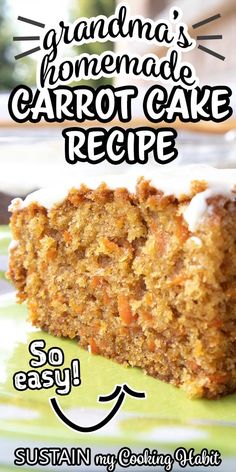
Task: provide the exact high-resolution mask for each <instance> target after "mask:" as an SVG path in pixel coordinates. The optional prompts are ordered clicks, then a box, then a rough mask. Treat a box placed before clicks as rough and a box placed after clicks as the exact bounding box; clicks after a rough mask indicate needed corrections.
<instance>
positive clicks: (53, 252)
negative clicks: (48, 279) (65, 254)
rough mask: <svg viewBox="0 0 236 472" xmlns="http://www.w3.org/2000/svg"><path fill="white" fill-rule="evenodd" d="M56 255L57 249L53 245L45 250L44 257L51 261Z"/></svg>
mask: <svg viewBox="0 0 236 472" xmlns="http://www.w3.org/2000/svg"><path fill="white" fill-rule="evenodd" d="M56 255H57V250H56V248H55V247H51V248H50V249H48V251H47V255H46V259H47V261H52V260H53V259H55V257H56Z"/></svg>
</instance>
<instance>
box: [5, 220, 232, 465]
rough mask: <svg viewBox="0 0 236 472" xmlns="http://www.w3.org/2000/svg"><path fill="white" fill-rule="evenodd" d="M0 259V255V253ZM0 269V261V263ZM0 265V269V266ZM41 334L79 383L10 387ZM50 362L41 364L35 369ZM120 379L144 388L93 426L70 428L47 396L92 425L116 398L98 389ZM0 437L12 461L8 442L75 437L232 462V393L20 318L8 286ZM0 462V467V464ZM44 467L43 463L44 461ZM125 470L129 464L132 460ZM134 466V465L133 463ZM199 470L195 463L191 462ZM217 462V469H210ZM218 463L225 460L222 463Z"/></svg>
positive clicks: (101, 446)
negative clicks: (167, 378)
mask: <svg viewBox="0 0 236 472" xmlns="http://www.w3.org/2000/svg"><path fill="white" fill-rule="evenodd" d="M8 243H9V231H8V229H7V228H1V230H0V257H3V261H4V260H5V259H4V256H6V254H7V245H8ZM0 260H1V259H0ZM0 269H3V268H1V267H0ZM2 272H4V270H2ZM0 284H1V281H0ZM38 339H43V340H44V341H45V343H46V348H45V350H48V349H49V348H51V347H59V348H61V349H62V350H63V352H64V355H65V364H64V365H63V368H64V367H67V366H70V362H71V360H72V359H79V360H80V367H81V385H79V386H76V387H72V391H71V393H70V394H69V395H66V396H62V395H57V394H56V393H55V388H50V389H41V390H25V391H17V390H15V389H14V387H13V376H14V374H15V372H17V371H25V372H27V371H29V370H32V368H31V367H30V366H29V360H30V359H31V358H32V356H31V355H30V353H29V349H28V348H29V343H30V342H31V341H33V340H38ZM46 368H51V369H53V367H50V366H48V365H45V366H44V367H43V369H46ZM123 384H128V385H129V387H131V388H132V389H133V390H136V391H145V392H146V399H136V398H133V397H130V396H128V395H127V396H126V397H125V400H124V403H123V405H122V407H121V408H120V410H119V412H118V413H117V415H116V416H115V417H114V418H113V419H112V420H111V421H110V422H109V423H108V424H107V425H106V426H104V427H103V428H101V429H99V430H98V431H95V432H93V433H89V434H88V433H79V432H77V431H74V430H72V429H70V428H69V427H68V426H66V425H65V424H64V423H63V422H62V421H60V420H59V418H58V417H57V416H56V414H55V413H54V411H53V410H52V409H51V406H50V403H49V398H50V397H54V396H56V398H57V400H58V402H59V404H60V406H61V408H62V410H63V411H64V413H65V415H67V416H68V417H69V418H70V419H71V420H72V421H73V422H74V423H76V424H79V425H87V426H88V425H89V426H91V425H94V424H97V423H98V422H99V421H100V420H101V419H103V418H104V417H105V416H107V414H108V413H109V411H110V410H111V409H112V407H113V405H114V404H115V402H116V401H117V399H115V400H113V401H112V402H109V403H108V402H106V403H99V402H98V397H99V395H108V394H110V393H111V392H112V391H113V390H114V388H115V386H116V385H123ZM0 441H1V443H2V445H3V446H4V448H2V451H3V449H4V451H5V452H4V453H3V452H2V453H0V464H1V461H2V464H4V463H5V464H6V465H7V463H8V465H9V466H10V465H12V464H13V450H14V447H20V446H18V445H20V444H26V445H28V447H29V446H30V445H36V446H37V447H39V445H41V444H43V445H47V446H55V445H65V446H72V445H74V446H75V445H77V446H78V445H81V447H83V446H84V447H85V446H87V447H91V448H92V450H93V448H94V451H95V450H96V451H104V450H105V451H106V450H107V451H108V450H109V451H110V450H115V449H118V448H119V447H122V446H129V447H130V448H131V449H132V450H135V451H136V450H142V449H143V448H144V447H149V448H150V449H157V450H158V451H160V450H162V451H169V452H173V451H174V450H175V449H176V448H177V447H185V448H186V449H190V448H191V447H193V448H195V449H196V450H201V449H203V448H207V449H209V450H211V449H218V450H219V451H220V453H221V454H222V455H223V457H224V460H225V461H226V462H227V460H230V461H231V465H232V464H234V465H233V466H232V468H230V469H228V470H230V471H233V469H234V467H235V464H236V462H235V463H234V462H232V461H233V457H234V456H236V395H229V396H227V397H224V398H222V399H220V400H190V399H188V398H187V397H186V394H185V393H184V392H182V391H181V390H179V389H177V388H175V387H173V386H171V385H167V384H165V383H163V382H160V381H158V380H155V379H153V378H152V377H149V376H146V375H144V373H143V372H142V371H141V370H139V369H134V368H125V367H123V366H120V365H118V364H116V363H114V362H112V361H109V360H106V359H103V358H102V357H100V356H94V355H91V354H89V353H88V352H86V351H84V350H82V349H80V348H79V347H78V345H77V343H76V342H75V341H71V340H67V339H60V338H56V337H53V336H50V335H48V334H46V333H44V332H42V331H40V330H36V329H34V328H32V326H31V325H30V324H29V323H28V322H27V309H26V306H25V305H17V304H16V303H15V296H14V293H13V292H9V293H5V294H2V295H1V296H0ZM0 470H3V469H1V468H0ZM44 470H45V468H44ZM131 470H136V469H134V468H132V469H131ZM139 470H142V469H140V468H139ZM197 470H200V469H197ZM218 470H220V469H218ZM222 470H224V472H225V470H226V468H224V469H222Z"/></svg>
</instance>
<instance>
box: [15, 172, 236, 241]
mask: <svg viewBox="0 0 236 472" xmlns="http://www.w3.org/2000/svg"><path fill="white" fill-rule="evenodd" d="M142 175H143V176H144V177H145V179H147V180H150V181H151V184H152V185H153V186H154V187H156V188H157V189H158V190H161V191H162V192H163V193H164V194H165V195H174V196H175V197H176V198H180V197H181V196H182V195H190V194H191V183H192V182H193V181H196V180H197V181H205V182H206V183H207V189H206V190H205V191H203V192H200V193H198V194H197V195H195V196H194V197H193V198H192V199H191V201H190V203H189V205H188V207H187V208H186V209H185V211H184V213H183V217H184V219H185V221H186V222H187V224H188V227H189V229H190V231H192V232H193V231H195V229H196V228H197V226H198V224H199V222H200V221H201V220H202V218H203V217H204V215H205V214H206V213H207V212H208V211H209V208H210V207H209V205H208V203H207V200H208V199H209V198H211V197H215V196H217V195H222V196H224V197H226V198H227V199H229V200H232V201H233V200H235V199H236V193H234V190H235V188H236V169H215V168H213V167H210V166H205V165H190V166H186V167H176V168H167V167H166V168H164V169H161V170H159V168H158V169H152V170H150V169H149V170H147V171H145V168H144V169H143V173H141V172H140V169H138V171H135V170H134V169H133V168H131V169H130V170H129V171H128V172H126V173H123V174H116V175H105V176H97V177H89V176H88V175H87V176H84V175H83V176H81V177H80V179H78V178H77V179H76V180H74V181H73V180H71V181H70V182H69V183H67V184H66V185H63V186H62V185H60V186H55V187H49V188H44V189H41V190H38V191H36V192H33V193H31V194H29V195H28V196H27V197H26V198H25V200H24V201H22V200H21V199H19V198H17V199H14V200H13V201H12V204H11V206H10V207H9V210H10V211H15V210H19V209H22V208H25V207H27V206H28V205H29V204H30V203H33V202H37V203H38V204H40V205H42V206H43V207H45V208H46V209H48V210H50V209H51V208H52V207H53V205H55V204H57V203H60V202H61V201H63V200H64V198H66V196H67V194H68V192H69V190H70V189H71V188H72V187H76V188H79V187H80V185H81V184H82V183H84V184H85V185H87V186H88V187H89V188H91V189H95V188H97V187H98V186H99V185H100V184H101V182H105V183H106V184H107V185H108V187H109V188H111V189H114V188H118V187H126V188H127V189H128V190H129V191H130V192H134V191H135V187H136V183H137V179H138V178H139V177H140V176H142Z"/></svg>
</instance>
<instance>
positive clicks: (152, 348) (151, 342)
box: [148, 339, 156, 352]
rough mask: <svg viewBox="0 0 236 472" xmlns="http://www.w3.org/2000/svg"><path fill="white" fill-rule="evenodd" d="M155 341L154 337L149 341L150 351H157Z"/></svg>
mask: <svg viewBox="0 0 236 472" xmlns="http://www.w3.org/2000/svg"><path fill="white" fill-rule="evenodd" d="M155 347H156V345H155V341H154V340H153V339H151V340H150V341H149V342H148V350H149V351H150V352H154V351H155Z"/></svg>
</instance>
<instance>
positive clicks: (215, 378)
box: [209, 372, 229, 384]
mask: <svg viewBox="0 0 236 472" xmlns="http://www.w3.org/2000/svg"><path fill="white" fill-rule="evenodd" d="M209 379H210V380H211V381H212V382H214V383H218V384H224V383H225V382H227V381H228V379H229V374H228V372H225V373H224V372H222V373H221V374H211V375H209Z"/></svg>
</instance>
